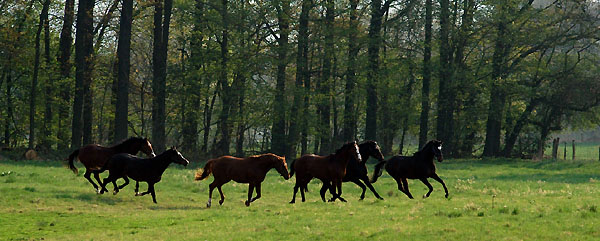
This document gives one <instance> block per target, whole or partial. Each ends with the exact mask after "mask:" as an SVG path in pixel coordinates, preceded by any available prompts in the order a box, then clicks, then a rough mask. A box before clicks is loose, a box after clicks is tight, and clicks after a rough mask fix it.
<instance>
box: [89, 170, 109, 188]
mask: <svg viewBox="0 0 600 241" xmlns="http://www.w3.org/2000/svg"><path fill="white" fill-rule="evenodd" d="M92 172H93V173H94V178H95V179H96V181H97V182H98V184H100V183H101V182H100V172H99V171H92ZM104 191H105V192H108V190H106V188H104Z"/></svg>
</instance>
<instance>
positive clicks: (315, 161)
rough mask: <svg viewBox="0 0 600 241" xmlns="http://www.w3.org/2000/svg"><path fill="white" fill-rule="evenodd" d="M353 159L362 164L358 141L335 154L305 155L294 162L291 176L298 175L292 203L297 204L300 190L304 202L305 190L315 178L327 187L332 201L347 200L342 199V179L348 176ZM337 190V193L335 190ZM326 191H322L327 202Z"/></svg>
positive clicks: (346, 145) (322, 196)
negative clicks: (297, 195)
mask: <svg viewBox="0 0 600 241" xmlns="http://www.w3.org/2000/svg"><path fill="white" fill-rule="evenodd" d="M352 159H356V160H358V161H359V162H362V158H361V156H360V152H359V150H358V145H357V144H356V141H354V142H349V143H346V144H344V145H343V146H342V147H341V148H340V149H338V150H337V151H336V152H335V154H330V155H328V156H317V155H304V156H302V157H300V158H298V159H296V160H294V161H293V162H292V166H291V169H290V176H292V175H294V171H295V172H297V174H296V185H295V186H294V195H293V197H292V201H290V203H295V202H296V193H297V192H298V189H300V194H301V195H302V202H304V201H305V200H306V199H305V198H304V190H306V188H307V187H308V183H309V182H310V180H312V179H313V178H318V179H319V180H321V181H322V182H323V184H325V185H327V186H328V187H329V189H330V192H331V193H332V194H333V198H332V199H331V200H330V201H333V200H335V199H336V198H337V199H340V200H341V201H342V202H345V201H346V200H345V199H343V198H342V179H343V178H344V176H345V175H346V166H348V162H349V161H350V160H352ZM336 188H337V191H336V190H335V189H336ZM325 192H326V190H325V189H321V199H322V200H323V202H325Z"/></svg>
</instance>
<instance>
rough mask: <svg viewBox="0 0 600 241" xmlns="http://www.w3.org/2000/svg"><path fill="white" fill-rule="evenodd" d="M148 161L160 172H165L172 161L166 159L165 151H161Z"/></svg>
mask: <svg viewBox="0 0 600 241" xmlns="http://www.w3.org/2000/svg"><path fill="white" fill-rule="evenodd" d="M148 161H149V162H150V165H152V166H154V167H155V170H156V171H160V173H161V174H162V173H163V172H165V170H166V169H167V167H169V165H170V164H171V162H172V161H171V160H170V159H168V156H167V154H166V153H162V154H160V155H158V156H155V157H153V158H150V159H149V160H148Z"/></svg>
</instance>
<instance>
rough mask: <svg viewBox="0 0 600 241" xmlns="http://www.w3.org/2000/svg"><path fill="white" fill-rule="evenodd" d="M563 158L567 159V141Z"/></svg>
mask: <svg viewBox="0 0 600 241" xmlns="http://www.w3.org/2000/svg"><path fill="white" fill-rule="evenodd" d="M563 160H567V142H566V141H565V148H564V149H563Z"/></svg>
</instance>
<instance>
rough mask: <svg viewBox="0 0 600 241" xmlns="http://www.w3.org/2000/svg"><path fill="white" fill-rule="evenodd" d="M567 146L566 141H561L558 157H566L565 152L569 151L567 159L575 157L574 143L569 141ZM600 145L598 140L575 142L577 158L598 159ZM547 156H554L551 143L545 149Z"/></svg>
mask: <svg viewBox="0 0 600 241" xmlns="http://www.w3.org/2000/svg"><path fill="white" fill-rule="evenodd" d="M566 146H567V148H566V149H565V142H564V141H561V142H560V145H559V146H558V159H561V160H562V159H564V153H565V151H566V153H567V160H572V159H573V144H572V143H571V142H570V141H568V142H567V145H566ZM599 147H600V143H597V142H585V143H578V142H575V160H596V161H598V160H599V159H600V157H599V154H600V153H599V152H600V150H599V149H598V148H599ZM544 155H545V156H552V146H551V145H549V146H548V147H546V149H545V150H544Z"/></svg>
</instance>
